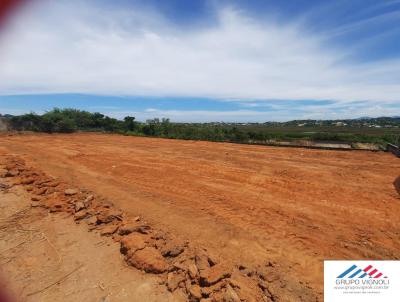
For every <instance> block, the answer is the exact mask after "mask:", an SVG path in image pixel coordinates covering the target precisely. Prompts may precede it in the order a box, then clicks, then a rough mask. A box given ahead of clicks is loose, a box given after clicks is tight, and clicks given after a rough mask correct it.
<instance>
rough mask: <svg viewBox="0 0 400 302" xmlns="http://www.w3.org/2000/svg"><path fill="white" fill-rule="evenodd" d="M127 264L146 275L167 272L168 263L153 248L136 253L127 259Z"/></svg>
mask: <svg viewBox="0 0 400 302" xmlns="http://www.w3.org/2000/svg"><path fill="white" fill-rule="evenodd" d="M128 263H130V264H131V265H132V266H134V267H136V268H138V269H141V270H144V271H145V272H147V273H154V274H160V273H163V272H165V271H167V270H168V263H167V262H166V261H165V260H164V258H163V256H162V255H161V254H160V252H159V251H157V250H156V249H155V248H153V247H146V248H144V249H142V250H138V251H136V252H135V253H134V254H133V255H132V256H131V257H130V258H129V259H128Z"/></svg>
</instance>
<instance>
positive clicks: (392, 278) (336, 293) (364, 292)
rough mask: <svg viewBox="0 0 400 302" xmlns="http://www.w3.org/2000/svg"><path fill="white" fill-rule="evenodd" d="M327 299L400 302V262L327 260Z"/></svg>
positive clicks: (328, 301) (325, 286) (332, 301)
mask: <svg viewBox="0 0 400 302" xmlns="http://www.w3.org/2000/svg"><path fill="white" fill-rule="evenodd" d="M324 301H325V302H370V301H371V302H372V301H373V302H399V301H400V261H392V260H387V261H376V260H356V261H352V260H326V261H324Z"/></svg>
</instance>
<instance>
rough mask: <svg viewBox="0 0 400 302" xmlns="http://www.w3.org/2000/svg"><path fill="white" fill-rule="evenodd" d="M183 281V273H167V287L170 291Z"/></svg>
mask: <svg viewBox="0 0 400 302" xmlns="http://www.w3.org/2000/svg"><path fill="white" fill-rule="evenodd" d="M183 281H185V275H183V274H179V273H173V272H172V273H168V276H167V287H168V290H169V291H170V292H173V291H174V290H175V289H177V288H178V286H179V283H181V282H183Z"/></svg>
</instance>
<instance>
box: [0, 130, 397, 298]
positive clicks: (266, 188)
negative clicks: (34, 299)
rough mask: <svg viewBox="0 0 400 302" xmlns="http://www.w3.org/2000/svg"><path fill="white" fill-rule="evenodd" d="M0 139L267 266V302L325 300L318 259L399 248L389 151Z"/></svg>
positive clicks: (383, 254) (228, 254)
mask: <svg viewBox="0 0 400 302" xmlns="http://www.w3.org/2000/svg"><path fill="white" fill-rule="evenodd" d="M0 140H1V145H0V152H3V154H14V155H17V156H19V157H21V158H23V159H24V160H25V161H26V163H27V165H31V166H33V167H34V168H35V169H40V170H41V171H44V172H45V173H46V174H47V175H49V176H52V177H56V178H58V179H60V180H63V181H64V182H65V183H67V184H69V185H70V186H75V187H79V188H85V189H87V190H90V191H92V192H95V193H96V194H98V195H99V196H103V197H104V198H106V199H108V200H110V201H111V202H112V203H113V204H114V205H115V206H117V207H118V208H120V209H121V210H123V211H124V212H125V213H127V215H130V216H131V217H135V216H137V215H139V216H140V217H144V219H145V220H146V221H148V223H149V224H150V225H151V226H152V227H154V228H156V229H158V230H163V231H165V232H168V233H170V234H174V236H177V238H179V239H180V240H182V241H188V242H190V245H191V246H193V247H202V248H205V249H206V250H207V251H208V252H209V253H210V254H214V255H217V257H218V258H220V259H224V262H225V263H226V264H227V265H228V266H230V267H231V268H239V267H240V268H242V271H243V272H244V273H245V274H246V275H249V278H253V277H252V275H257V269H258V270H266V269H268V267H273V269H272V271H271V273H269V274H268V273H267V274H266V275H267V276H269V277H268V278H267V279H269V280H265V281H266V282H267V283H268V286H267V287H268V292H269V293H270V294H271V293H272V296H270V297H268V299H271V298H272V299H273V300H274V301H317V300H322V290H323V260H324V259H399V258H400V237H399V234H400V221H399V219H398V217H399V216H400V198H399V193H398V192H397V190H396V184H397V182H396V179H398V177H399V175H400V161H399V160H398V159H397V158H396V157H394V156H393V155H391V154H388V153H383V152H377V153H373V152H368V151H325V150H310V149H301V148H288V149H286V148H279V147H263V146H249V145H236V144H225V143H211V142H194V141H179V140H166V139H154V138H140V137H124V136H119V135H101V134H73V135H14V136H3V137H0ZM397 186H398V185H397ZM99 251H101V252H102V251H103V249H99ZM88 253H90V251H88ZM243 268H246V270H247V271H245V270H244V269H243ZM261 275H262V274H261ZM149 276H152V275H149ZM257 276H258V277H259V276H260V275H257ZM263 276H264V277H265V274H264V275H263ZM189 296H190V295H189ZM76 301H78V300H76ZM143 301H145V300H143ZM160 301H165V300H160ZM267 301H268V300H267Z"/></svg>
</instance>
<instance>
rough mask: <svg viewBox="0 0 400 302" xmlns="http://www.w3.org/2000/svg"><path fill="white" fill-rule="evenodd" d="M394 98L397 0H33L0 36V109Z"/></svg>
mask: <svg viewBox="0 0 400 302" xmlns="http://www.w3.org/2000/svg"><path fill="white" fill-rule="evenodd" d="M399 104H400V1H397V0H393V1H389V0H387V1H385V0H381V1H371V0H362V1H359V0H347V1H342V0H338V1H323V0H319V1H317V0H307V1H306V0H299V1H272V0H271V1H268V0H264V1H261V0H258V1H256V0H253V1H252V0H247V1H244V0H242V1H240V0H236V1H235V0H232V1H228V0H226V1H217V0H214V1H213V0H210V1H207V0H205V1H204V0H203V1H200V0H199V1H198V0H191V1H186V0H169V1H156V0H148V1H139V0H136V1H128V0H117V1H112V2H111V1H106V0H97V1H91V0H71V1H66V0H60V1H50V0H36V1H32V3H31V4H30V5H28V6H26V7H25V8H24V9H23V10H21V11H20V12H19V13H18V14H16V15H15V17H14V18H13V19H12V20H11V21H10V22H9V23H8V24H7V26H6V27H5V28H2V29H1V31H0V112H1V113H11V114H19V113H24V112H30V111H34V112H38V113H42V112H44V111H46V110H50V109H51V108H53V107H74V108H80V109H84V110H89V111H100V112H102V113H105V114H109V115H111V116H114V117H118V118H120V117H123V116H125V115H135V116H136V117H137V118H138V119H140V120H145V119H148V118H152V117H169V118H171V119H172V120H174V121H240V122H245V121H258V122H263V121H269V120H277V121H282V120H290V119H305V118H316V119H331V118H338V119H339V118H352V117H355V118H356V117H360V116H382V115H386V116H387V115H399V114H400V105H399Z"/></svg>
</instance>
